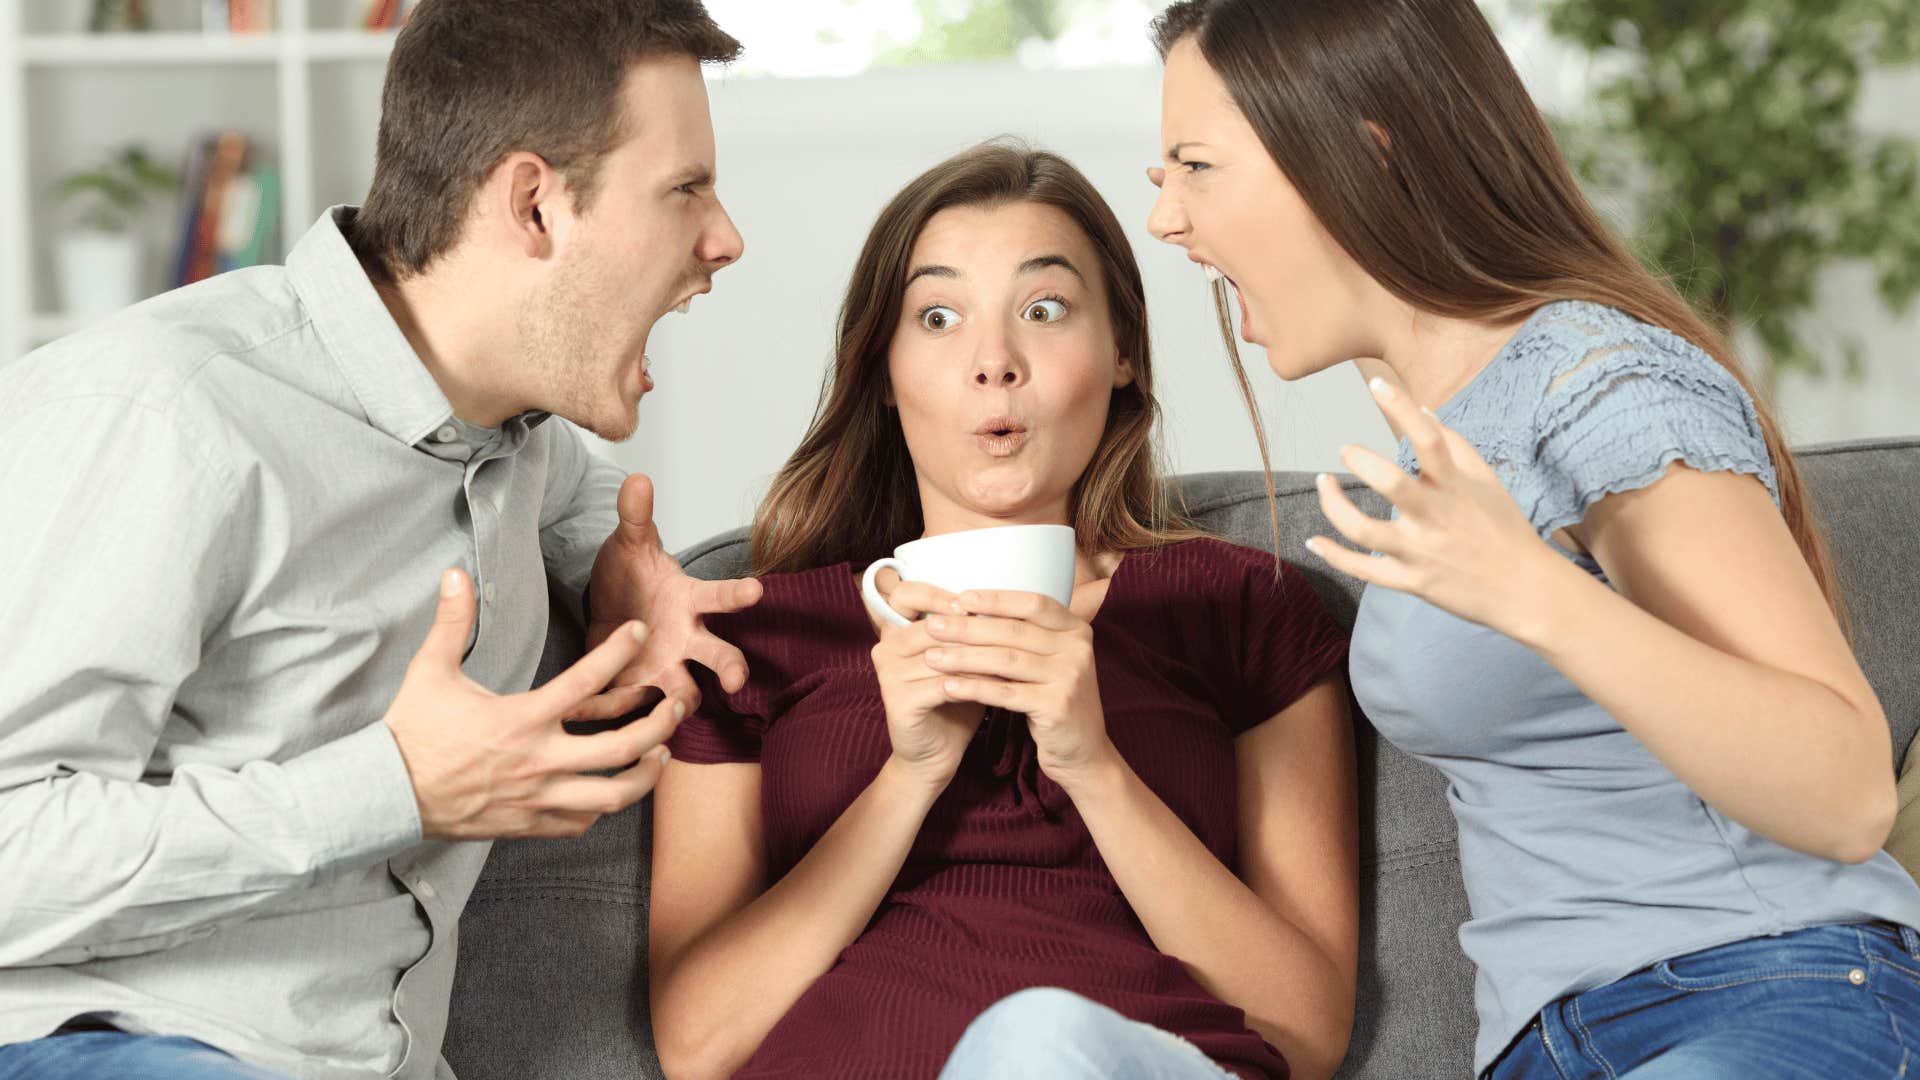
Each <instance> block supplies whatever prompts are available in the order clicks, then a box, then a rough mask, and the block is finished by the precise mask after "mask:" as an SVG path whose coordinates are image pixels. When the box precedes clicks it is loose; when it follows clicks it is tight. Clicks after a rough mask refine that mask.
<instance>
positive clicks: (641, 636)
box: [527, 622, 647, 717]
mask: <svg viewBox="0 0 1920 1080" xmlns="http://www.w3.org/2000/svg"><path fill="white" fill-rule="evenodd" d="M646 637H647V628H646V627H644V626H642V625H641V624H639V623H637V622H630V623H626V624H624V625H622V626H621V627H620V628H619V629H618V630H615V631H614V632H613V633H611V634H608V635H607V640H605V641H603V642H601V643H600V644H599V645H596V646H595V647H594V648H593V650H592V651H590V652H588V653H587V655H585V656H583V657H581V658H580V659H578V660H576V661H574V663H573V666H572V667H570V668H568V669H567V670H565V671H563V672H561V673H560V674H558V675H555V676H554V677H553V679H552V680H551V681H549V682H548V683H547V685H545V686H542V687H540V688H539V689H538V690H533V691H529V692H528V695H527V696H528V697H530V698H533V699H534V700H536V701H538V702H539V703H540V705H541V707H542V708H543V709H544V710H545V711H547V712H548V713H550V714H552V715H553V716H555V717H562V716H572V715H573V714H574V710H575V709H578V708H579V707H580V705H581V704H582V703H583V702H585V701H586V700H587V699H588V698H591V697H593V696H595V695H596V694H598V693H600V692H601V691H602V690H605V689H606V688H607V684H608V683H610V682H612V681H613V678H614V676H616V675H618V674H620V672H622V671H624V670H626V667H627V665H628V664H631V663H633V660H634V658H635V657H637V656H639V655H640V646H641V643H642V642H644V641H645V640H646Z"/></svg>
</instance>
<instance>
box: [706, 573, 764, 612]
mask: <svg viewBox="0 0 1920 1080" xmlns="http://www.w3.org/2000/svg"><path fill="white" fill-rule="evenodd" d="M762 591H763V590H762V589H761V588H760V582H759V581H757V580H755V579H753V578H733V579H731V580H727V581H695V582H694V583H693V597H692V603H693V611H694V614H696V615H713V614H716V613H722V612H729V611H740V610H742V609H744V608H750V607H752V606H753V605H755V604H757V603H759V602H760V594H761V592H762Z"/></svg>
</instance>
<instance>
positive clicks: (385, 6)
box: [360, 0, 415, 30]
mask: <svg viewBox="0 0 1920 1080" xmlns="http://www.w3.org/2000/svg"><path fill="white" fill-rule="evenodd" d="M414 3H415V0H367V7H366V11H365V13H364V14H362V15H361V16H360V28H361V29H362V30H393V29H396V28H398V27H401V26H404V25H406V22H407V16H409V15H411V14H413V5H414Z"/></svg>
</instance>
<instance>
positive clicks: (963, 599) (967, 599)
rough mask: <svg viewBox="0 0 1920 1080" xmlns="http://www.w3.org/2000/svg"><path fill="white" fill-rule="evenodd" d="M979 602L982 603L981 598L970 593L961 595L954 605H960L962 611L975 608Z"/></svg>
mask: <svg viewBox="0 0 1920 1080" xmlns="http://www.w3.org/2000/svg"><path fill="white" fill-rule="evenodd" d="M979 602H980V597H978V596H976V595H975V594H973V593H970V592H963V593H961V594H960V596H959V597H958V598H957V599H956V600H955V601H954V603H955V604H956V605H958V607H959V608H960V609H961V610H962V611H964V610H966V609H967V608H970V607H972V606H974V605H975V604H978V603H979Z"/></svg>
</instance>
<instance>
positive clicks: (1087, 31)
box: [0, 0, 1920, 548]
mask: <svg viewBox="0 0 1920 1080" xmlns="http://www.w3.org/2000/svg"><path fill="white" fill-rule="evenodd" d="M407 7H408V0H0V101H3V104H0V350H4V357H0V359H4V358H10V357H12V356H16V355H19V354H20V353H22V352H25V351H27V350H28V349H30V348H32V347H34V346H35V345H37V344H39V343H42V342H44V341H47V340H50V339H52V338H53V337H57V336H59V335H61V334H64V333H67V332H69V331H71V330H73V329H76V328H78V327H80V326H82V325H85V324H86V323H87V322H89V321H92V320H94V319H97V318H99V317H101V316H102V315H103V314H105V313H108V312H111V311H113V310H115V309H117V308H118V307H120V306H122V305H124V304H126V303H130V302H133V301H135V300H138V299H139V298H141V297H143V296H147V295H151V294H153V293H155V292H159V291H162V290H164V289H167V288H171V287H173V286H175V285H176V284H179V283H182V282H186V281H193V280H198V279H199V278H201V277H205V276H207V275H209V274H213V273H219V272H223V271H225V270H228V269H232V268H235V267H239V266H246V265H251V264H253V263H258V262H273V261H277V260H278V259H279V258H280V256H281V254H282V252H283V251H284V248H285V245H286V243H287V240H288V238H289V237H291V238H295V239H297V238H298V236H299V235H300V234H301V233H302V232H304V231H305V229H306V228H307V226H308V225H310V224H311V223H312V221H313V220H314V218H315V217H317V216H318V214H319V213H320V212H321V211H322V210H323V209H324V208H325V207H327V206H329V205H331V204H334V203H342V202H358V201H359V199H360V198H361V196H362V195H363V194H364V192H365V190H366V185H367V182H368V180H369V178H370V177H371V174H372V162H373V146H374V132H375V128H376V125H377V123H378V112H379V109H378V106H379V93H380V84H381V78H382V73H383V70H384V64H385V59H386V54H387V51H388V49H389V48H390V47H391V42H392V35H393V32H394V31H393V29H392V28H393V27H394V26H396V25H398V23H399V22H400V21H401V20H402V19H404V17H405V14H406V9H407ZM708 7H709V8H710V10H712V12H713V13H714V15H715V17H716V19H717V20H718V21H719V22H720V24H721V25H722V26H724V27H726V28H727V29H728V30H729V31H731V32H732V33H733V34H734V35H735V36H737V37H739V38H740V39H741V40H742V42H744V43H745V46H746V53H745V56H744V58H743V59H742V61H741V62H740V63H739V64H737V65H734V66H733V67H731V68H729V69H726V70H719V71H714V72H712V73H711V74H710V77H709V90H710V93H711V98H712V104H713V114H714V125H715V128H716V132H717V135H718V137H719V145H720V162H719V164H720V193H721V196H722V198H723V199H724V200H725V201H726V203H727V206H728V208H729V209H730V210H731V211H732V213H733V215H734V218H735V220H736V222H737V223H738V224H739V226H740V229H741V232H742V233H743V234H744V235H745V237H746V242H747V257H746V258H745V259H744V260H743V261H742V262H741V263H740V265H739V266H737V267H734V268H731V269H728V270H727V271H726V272H725V273H723V274H722V275H721V276H720V277H719V278H718V279H717V282H716V289H715V291H714V293H713V294H711V295H710V296H707V297H703V298H701V299H699V300H698V301H696V302H695V304H694V308H693V312H692V314H691V316H689V317H684V318H680V317H676V318H669V319H666V320H663V321H662V323H661V324H660V326H659V328H658V329H657V330H656V331H655V334H654V338H653V341H652V345H651V348H650V351H651V352H652V354H653V356H654V359H655V365H654V370H655V373H656V379H657V380H658V382H659V389H658V390H657V391H656V392H655V393H654V394H652V395H649V396H648V398H647V400H646V402H645V403H644V404H643V406H642V410H641V425H640V430H639V433H638V434H637V435H636V436H635V437H634V438H633V439H631V440H629V441H628V442H626V443H623V444H620V445H618V446H614V445H607V444H598V445H597V449H598V450H599V451H600V452H602V453H605V454H606V455H608V456H609V457H611V458H612V459H613V460H615V461H617V462H618V463H620V464H621V465H622V466H623V467H625V468H628V469H633V470H642V471H646V472H648V473H649V474H651V475H652V476H653V477H654V478H655V481H656V483H657V486H658V489H659V504H658V508H657V517H658V519H659V521H660V523H661V528H662V532H663V534H664V536H665V538H666V541H667V543H668V546H669V547H670V548H677V547H681V546H684V545H687V544H691V543H693V542H696V541H698V540H700V539H702V538H703V537H706V536H708V535H711V534H713V533H716V532H719V531H721V530H724V529H727V528H730V527H732V526H735V525H739V524H743V523H745V522H746V521H747V520H748V518H749V517H750V515H751V513H752V509H753V506H754V503H755V502H756V500H757V499H758V498H759V496H760V495H761V493H762V492H763V491H764V490H765V485H766V482H767V480H768V479H769V478H770V476H771V474H772V473H773V472H774V471H775V470H776V469H777V468H778V467H779V466H780V464H781V462H782V461H783V460H784V459H785V457H786V455H787V454H788V452H790V451H791V449H792V448H793V446H794V445H795V444H796V443H797V442H798V440H799V438H800V435H801V433H802V432H803V431H804V429H805V427H806V425H807V423H808V421H809V419H810V418H811V415H812V410H813V406H814V403H815V399H816V395H817V391H818V388H819V383H820V377H821V375H822V373H823V371H824V369H825V365H826V362H827V359H828V356H829V354H830V349H831V335H832V330H833V321H834V316H835V311H836V308H837V306H838V304H839V300H840V293H841V290H842V289H843V287H844V284H845V279H846V275H847V273H848V271H849V270H850V268H851V265H852V261H853V258H854V256H855V254H856V252H857V250H858V247H859V245H860V242H861V241H862V239H863V238H864V236H865V232H866V229H867V227H868V226H869V224H871V222H872V220H873V217H874V215H875V214H876V213H877V212H878V210H879V208H880V206H881V205H882V204H883V203H884V202H885V200H886V199H887V198H888V197H890V196H891V195H892V194H893V193H894V192H895V191H896V190H897V189H898V188H899V187H900V186H901V185H902V184H903V183H904V182H905V181H906V180H908V179H909V178H911V177H912V176H914V175H915V174H917V173H919V172H920V171H922V170H923V169H925V168H926V167H927V166H929V165H931V164H933V163H934V162H936V161H938V160H940V159H941V158H943V157H945V156H947V155H949V154H951V153H953V152H955V151H957V150H960V149H963V148H965V147H966V146H969V145H971V144H973V143H974V142H977V141H979V140H981V139H984V138H988V137H991V136H995V135H1000V134H1013V135H1018V136H1022V137H1025V138H1027V139H1029V140H1031V141H1033V142H1035V143H1037V144H1039V145H1042V146H1045V147H1047V148H1050V149H1053V150H1056V151H1058V152H1060V153H1062V154H1065V155H1066V156H1067V157H1069V158H1070V159H1071V160H1073V161H1074V162H1075V163H1076V164H1077V165H1079V166H1080V168H1082V169H1083V170H1084V171H1085V172H1086V173H1087V174H1088V175H1089V176H1090V177H1091V178H1092V179H1093V181H1094V182H1095V184H1096V185H1097V186H1098V187H1099V188H1100V190H1101V191H1102V192H1103V193H1104V194H1105V195H1106V197H1107V198H1108V200H1109V201H1110V202H1111V203H1112V204H1113V206H1114V208H1115V210H1116V212H1117V213H1118V214H1119V216H1120V218H1121V220H1122V222H1123V223H1125V224H1126V225H1127V227H1128V229H1129V231H1130V233H1131V235H1132V237H1133V240H1134V244H1135V248H1136V252H1137V254H1138V256H1139V258H1140V262H1141V265H1142V268H1143V270H1144V272H1145V275H1146V279H1147V289H1148V297H1149V303H1150V308H1151V317H1152V319H1153V322H1154V326H1155V332H1154V346H1155V353H1156V360H1157V362H1158V365H1159V371H1160V385H1161V388H1162V396H1163V399H1164V401H1165V405H1166V411H1167V422H1166V428H1165V443H1166V448H1167V454H1168V459H1169V464H1170V466H1171V467H1173V468H1174V469H1176V470H1179V471H1201V470H1211V469H1243V468H1255V467H1258V457H1257V452H1256V449H1255V443H1254V438H1253V434H1252V429H1251V428H1250V426H1249V425H1248V422H1247V420H1246V418H1245V416H1244V412H1243V411H1242V406H1241V405H1240V401H1239V395H1238V392H1237V390H1236V389H1235V387H1234V383H1233V379H1232V375H1231V374H1230V371H1229V369H1228V367H1227V362H1226V359H1225V357H1224V354H1223V351H1222V346H1221V343H1220V341H1219V336H1218V332H1217V330H1216V328H1215V325H1214V322H1213V314H1212V308H1211V304H1210V302H1209V300H1208V296H1207V292H1206V289H1205V285H1204V281H1203V280H1202V278H1201V274H1200V271H1199V270H1198V269H1197V268H1196V267H1194V266H1193V265H1192V264H1191V263H1189V262H1188V261H1187V260H1186V258H1185V256H1184V254H1183V253H1181V252H1179V251H1178V250H1177V249H1173V248H1168V247H1165V246H1164V245H1161V244H1159V243H1157V242H1155V241H1154V240H1153V239H1152V238H1151V237H1150V236H1149V235H1148V234H1147V232H1146V228H1145V221H1146V216H1147V212H1148V209H1149V207H1150V206H1151V204H1152V199H1153V189H1152V188H1151V187H1150V186H1149V185H1148V183H1147V181H1146V178H1145V175H1144V170H1145V168H1146V167H1147V166H1148V165H1150V164H1153V163H1154V161H1155V160H1156V158H1157V157H1158V146H1157V143H1158V132H1159V68H1158V63H1157V59H1156V58H1155V56H1154V54H1153V50H1152V48H1151V46H1150V44H1149V42H1148V38H1147V29H1146V28H1147V23H1148V21H1149V19H1151V17H1152V16H1153V15H1154V13H1155V12H1156V10H1157V7H1158V5H1156V4H1153V3H1147V2H1143V0H708ZM1482 8H1483V10H1484V11H1485V12H1486V14H1487V16H1488V18H1489V19H1490V20H1491V21H1492V22H1493V24H1494V26H1495V28H1496V30H1497V31H1498V32H1499V34H1500V36H1501V40H1502V41H1503V43H1504V44H1505V45H1506V48H1507V50H1508V52H1509V54H1510V55H1511V56H1512V57H1513V60H1514V62H1515V65H1516V66H1517V67H1518V69H1519V70H1520V73H1521V76H1522V78H1523V79H1524V80H1525V81H1526V82H1527V85H1528V87H1529V88H1530V89H1531V90H1532V92H1533V94H1534V95H1535V98H1536V100H1537V101H1538V102H1539V103H1540V105H1541V107H1542V109H1543V110H1544V111H1546V112H1547V113H1548V114H1549V116H1550V117H1551V118H1552V120H1553V122H1554V124H1555V126H1556V129H1557V130H1558V132H1559V133H1560V135H1561V138H1562V142H1563V145H1564V146H1565V147H1566V149H1567V151H1568V153H1569V156H1570V157H1571V158H1572V159H1573V160H1574V162H1575V164H1576V166H1577V168H1578V170H1579V171H1580V173H1581V176H1582V179H1583V181H1584V182H1585V183H1586V184H1587V186H1588V190H1589V193H1590V195H1591V196H1592V197H1593V199H1594V201H1595V202H1596V204H1597V205H1599V206H1600V208H1601V209H1602V211H1603V212H1604V213H1605V214H1606V215H1607V216H1608V217H1609V219H1610V220H1611V221H1612V222H1613V223H1614V224H1615V225H1616V227H1618V228H1619V229H1621V230H1622V232H1623V233H1625V234H1626V235H1627V236H1629V237H1630V238H1631V239H1632V240H1633V241H1634V243H1635V245H1636V247H1637V249H1638V250H1639V251H1640V252H1641V253H1642V256H1643V257H1644V258H1646V259H1647V260H1648V261H1649V262H1650V263H1651V264H1652V265H1654V266H1656V267H1658V268H1659V269H1661V271H1662V272H1664V273H1666V274H1668V275H1670V276H1671V277H1672V278H1673V280H1674V281H1675V283H1676V284H1678V285H1679V286H1680V287H1681V288H1682V289H1683V290H1684V291H1685V292H1686V293H1687V294H1688V295H1689V297H1691V298H1692V299H1693V300H1694V301H1695V303H1696V304H1698V305H1699V306H1701V307H1702V309H1703V310H1706V311H1708V312H1710V313H1711V314H1713V315H1714V317H1715V318H1717V319H1719V320H1721V321H1722V322H1723V323H1724V324H1726V325H1728V326H1730V327H1731V328H1732V329H1733V330H1734V331H1735V333H1736V335H1737V337H1738V340H1739V341H1740V342H1741V344H1742V346H1743V354H1744V356H1745V359H1746V362H1747V365H1748V367H1749V370H1750V371H1751V372H1752V373H1753V374H1754V375H1755V376H1756V377H1757V378H1758V379H1759V380H1760V382H1761V384H1762V385H1763V386H1764V387H1765V388H1766V392H1767V393H1768V394H1769V395H1770V396H1771V397H1772V398H1773V400H1774V402H1775V404H1776V406H1777V407H1778V408H1779V409H1780V411H1781V414H1782V417H1783V419H1784V421H1785V423H1786V426H1787V429H1788V431H1789V434H1790V436H1791V437H1792V438H1793V439H1794V441H1795V442H1796V443H1801V444H1806V443H1812V442H1822V441H1828V440H1836V439H1848V438H1857V437H1868V436H1884V435H1911V434H1916V433H1920V356H1916V347H1917V346H1920V307H1916V306H1915V305H1914V304H1913V300H1914V298H1915V295H1916V293H1917V292H1920V190H1917V189H1916V175H1920V152H1917V151H1916V147H1917V146H1920V66H1916V60H1917V59H1920V4H1915V3H1913V0H1827V2H1819V0H1488V2H1487V3H1485V4H1483V5H1482ZM1246 359H1247V363H1248V365H1249V367H1250V368H1257V367H1258V366H1259V365H1261V363H1262V360H1263V357H1262V356H1261V354H1260V352H1259V350H1257V349H1248V350H1247V353H1246ZM1254 374H1255V380H1254V381H1255V385H1256V387H1257V388H1258V389H1259V397H1260V401H1261V406H1262V409H1263V411H1264V414H1265V423H1266V426H1267V430H1268V433H1269V437H1270V439H1271V441H1272V447H1273V452H1274V459H1275V465H1276V467H1281V468H1289V467H1292V468H1304V469H1325V468H1334V467H1337V458H1336V454H1337V452H1338V449H1339V448H1340V446H1341V445H1343V444H1344V443H1347V442H1361V443H1365V444H1368V445H1372V446H1374V447H1376V448H1378V449H1380V450H1382V451H1390V449H1391V439H1390V436H1389V435H1388V433H1387V430H1386V428H1385V426H1384V424H1383V423H1382V422H1381V421H1380V419H1379V416H1378V413H1377V412H1376V411H1375V410H1374V409H1373V407H1372V405H1371V404H1370V403H1369V401H1368V400H1367V398H1366V395H1365V393H1364V391H1363V389H1362V387H1361V386H1360V384H1359V380H1358V378H1357V377H1355V376H1354V374H1353V373H1352V372H1351V370H1346V369H1343V370H1336V371H1332V372H1328V373H1325V374H1323V375H1320V376H1316V377H1314V378H1310V379H1307V380H1304V381H1302V382H1299V383H1293V384H1281V383H1279V382H1278V381H1277V380H1275V379H1272V378H1271V377H1266V376H1265V375H1264V374H1263V373H1261V372H1259V371H1257V370H1256V371H1255V372H1254ZM5 398H6V386H5V382H4V371H3V370H0V402H4V400H5Z"/></svg>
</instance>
